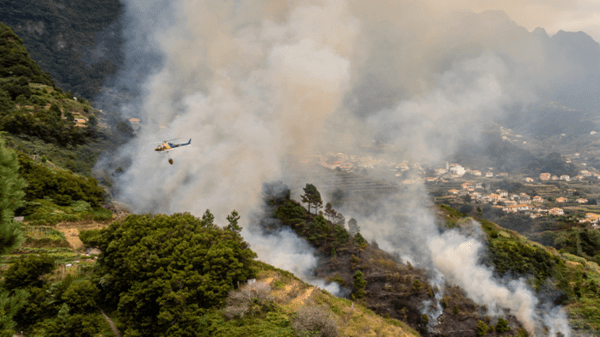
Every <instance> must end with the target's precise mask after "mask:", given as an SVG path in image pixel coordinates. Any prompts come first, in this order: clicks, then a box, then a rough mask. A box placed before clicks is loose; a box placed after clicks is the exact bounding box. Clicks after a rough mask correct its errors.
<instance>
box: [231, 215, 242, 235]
mask: <svg viewBox="0 0 600 337" xmlns="http://www.w3.org/2000/svg"><path fill="white" fill-rule="evenodd" d="M239 220H240V216H239V215H238V212H236V210H233V212H231V215H228V216H227V221H229V225H227V230H230V231H235V232H238V233H239V232H241V231H242V227H240V226H239V225H238V221H239Z"/></svg>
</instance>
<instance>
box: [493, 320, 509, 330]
mask: <svg viewBox="0 0 600 337" xmlns="http://www.w3.org/2000/svg"><path fill="white" fill-rule="evenodd" d="M508 330H510V327H509V326H508V322H507V321H506V320H505V319H504V318H499V319H498V323H496V332H497V333H504V332H506V331H508Z"/></svg>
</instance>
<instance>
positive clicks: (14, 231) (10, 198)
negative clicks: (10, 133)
mask: <svg viewBox="0 0 600 337" xmlns="http://www.w3.org/2000/svg"><path fill="white" fill-rule="evenodd" d="M26 186H27V182H26V181H25V179H23V178H21V177H19V162H18V160H17V154H16V153H15V151H12V150H9V149H7V148H5V147H4V140H3V139H1V138H0V254H3V253H6V252H7V251H9V250H11V249H13V248H15V247H17V246H18V245H19V244H20V243H21V242H22V241H23V235H22V233H21V224H19V223H17V222H15V221H14V220H13V217H14V211H15V209H17V208H18V207H21V206H23V205H24V201H23V197H24V196H25V192H23V189H24V188H25V187H26Z"/></svg>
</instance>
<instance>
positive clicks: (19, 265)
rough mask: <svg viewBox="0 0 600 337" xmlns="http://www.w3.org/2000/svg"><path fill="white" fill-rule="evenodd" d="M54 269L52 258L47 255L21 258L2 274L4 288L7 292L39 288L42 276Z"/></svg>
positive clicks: (42, 281) (42, 282) (41, 283)
mask: <svg viewBox="0 0 600 337" xmlns="http://www.w3.org/2000/svg"><path fill="white" fill-rule="evenodd" d="M54 268H56V265H55V264H54V258H53V257H51V256H48V255H40V256H35V255H28V256H27V257H25V256H21V257H20V258H19V259H18V260H17V261H16V262H15V263H13V264H12V265H11V266H10V267H9V268H8V270H7V271H6V272H5V273H4V288H6V289H7V290H12V289H18V288H21V289H23V288H28V287H41V286H42V285H43V284H44V279H43V276H44V275H46V274H48V273H50V272H51V271H53V270H54Z"/></svg>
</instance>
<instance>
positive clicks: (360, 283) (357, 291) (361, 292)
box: [352, 270, 367, 298]
mask: <svg viewBox="0 0 600 337" xmlns="http://www.w3.org/2000/svg"><path fill="white" fill-rule="evenodd" d="M352 278H354V282H353V283H352V286H353V288H354V292H353V295H354V297H355V298H363V297H364V296H365V288H366V286H367V281H365V279H364V275H363V273H362V272H361V271H360V270H357V271H356V273H354V276H352Z"/></svg>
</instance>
